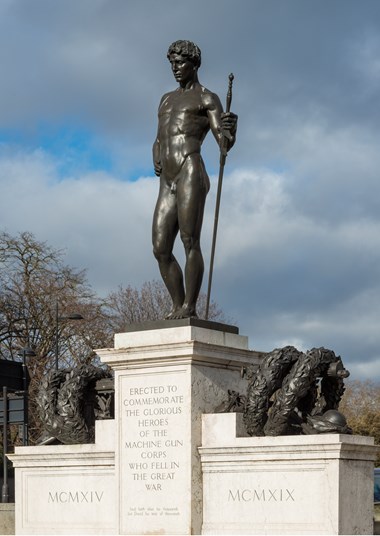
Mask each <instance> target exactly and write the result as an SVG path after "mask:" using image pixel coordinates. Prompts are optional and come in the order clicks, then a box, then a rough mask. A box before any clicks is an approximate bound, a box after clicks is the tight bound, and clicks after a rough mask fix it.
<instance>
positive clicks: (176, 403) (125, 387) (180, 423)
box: [98, 319, 259, 534]
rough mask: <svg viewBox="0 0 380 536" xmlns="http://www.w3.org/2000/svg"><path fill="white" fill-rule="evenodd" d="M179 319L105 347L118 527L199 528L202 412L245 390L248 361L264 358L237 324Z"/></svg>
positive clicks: (123, 530) (141, 530) (152, 530)
mask: <svg viewBox="0 0 380 536" xmlns="http://www.w3.org/2000/svg"><path fill="white" fill-rule="evenodd" d="M177 322H179V325H172V322H163V323H164V324H165V327H164V328H160V329H145V330H144V331H141V330H140V331H136V330H134V331H131V332H128V333H121V334H117V335H116V336H115V348H112V349H103V350H98V354H99V355H100V358H101V360H102V361H103V362H104V363H107V364H108V365H109V366H110V367H111V368H112V369H113V370H114V371H115V419H116V423H117V435H116V437H117V440H116V445H115V447H116V458H115V460H116V461H115V467H116V474H117V475H118V478H119V480H118V487H117V499H116V501H117V504H118V508H117V511H118V514H117V517H118V518H119V528H118V530H119V534H199V533H200V531H201V526H202V475H201V464H200V459H199V454H198V447H199V446H200V445H201V422H202V414H203V413H211V412H214V411H215V409H216V408H217V406H218V405H220V404H221V402H223V401H225V400H227V399H228V390H229V389H233V390H236V391H238V392H240V393H243V392H245V391H246V389H247V385H246V383H247V382H246V380H242V378H241V368H242V366H248V365H254V364H258V362H259V354H258V353H257V352H252V351H250V350H248V339H247V337H244V336H241V335H239V334H238V333H236V329H235V330H228V331H227V330H224V329H223V328H221V329H210V328H211V327H212V325H213V323H210V322H207V323H205V322H204V321H200V320H198V319H195V321H194V320H193V319H187V321H186V322H184V321H177ZM177 322H174V323H175V324H177ZM199 324H202V325H199ZM150 327H152V326H150V325H149V326H148V328H150ZM226 329H227V328H226Z"/></svg>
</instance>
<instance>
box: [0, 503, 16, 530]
mask: <svg viewBox="0 0 380 536" xmlns="http://www.w3.org/2000/svg"><path fill="white" fill-rule="evenodd" d="M14 533H15V505H14V503H0V534H1V535H2V536H3V535H5V534H14Z"/></svg>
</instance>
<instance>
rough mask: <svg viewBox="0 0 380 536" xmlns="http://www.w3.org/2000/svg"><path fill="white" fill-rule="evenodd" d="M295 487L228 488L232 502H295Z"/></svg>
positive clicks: (229, 499)
mask: <svg viewBox="0 0 380 536" xmlns="http://www.w3.org/2000/svg"><path fill="white" fill-rule="evenodd" d="M294 493H295V490H294V489H287V488H278V489H269V488H266V489H264V488H263V489H260V488H259V489H236V490H231V489H230V490H228V501H229V502H230V501H232V502H253V501H259V502H271V501H272V502H288V501H291V502H295V498H294Z"/></svg>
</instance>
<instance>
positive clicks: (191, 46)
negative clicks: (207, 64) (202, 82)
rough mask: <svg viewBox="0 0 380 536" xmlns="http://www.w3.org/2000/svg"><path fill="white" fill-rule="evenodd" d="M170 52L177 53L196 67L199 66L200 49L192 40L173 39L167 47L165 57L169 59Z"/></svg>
mask: <svg viewBox="0 0 380 536" xmlns="http://www.w3.org/2000/svg"><path fill="white" fill-rule="evenodd" d="M172 54H178V55H179V56H183V57H184V58H187V59H188V60H189V61H191V62H192V63H193V64H194V66H195V67H196V68H197V69H198V68H199V67H200V66H201V50H200V48H199V47H198V46H197V45H196V44H195V43H193V42H192V41H182V40H179V41H175V42H174V43H172V44H171V45H170V47H169V50H168V54H167V57H168V59H170V56H171V55H172Z"/></svg>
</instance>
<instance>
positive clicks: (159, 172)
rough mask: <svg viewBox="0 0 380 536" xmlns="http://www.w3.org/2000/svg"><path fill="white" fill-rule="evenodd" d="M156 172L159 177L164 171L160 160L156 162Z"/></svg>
mask: <svg viewBox="0 0 380 536" xmlns="http://www.w3.org/2000/svg"><path fill="white" fill-rule="evenodd" d="M154 172H155V174H156V175H157V177H159V176H160V175H161V173H162V166H161V164H160V162H154Z"/></svg>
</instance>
